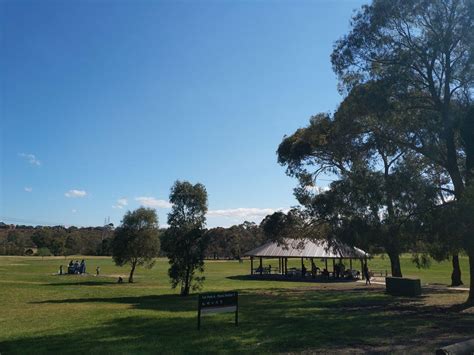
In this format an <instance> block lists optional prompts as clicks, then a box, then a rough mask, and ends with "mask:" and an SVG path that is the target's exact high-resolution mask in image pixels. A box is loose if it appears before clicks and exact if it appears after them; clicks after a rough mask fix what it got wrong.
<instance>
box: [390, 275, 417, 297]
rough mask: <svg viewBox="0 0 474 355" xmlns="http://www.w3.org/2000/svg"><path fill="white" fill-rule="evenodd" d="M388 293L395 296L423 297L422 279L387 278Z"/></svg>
mask: <svg viewBox="0 0 474 355" xmlns="http://www.w3.org/2000/svg"><path fill="white" fill-rule="evenodd" d="M385 287H386V291H387V293H388V294H390V295H394V296H410V297H415V296H419V295H421V282H420V279H408V278H406V277H386V278H385Z"/></svg>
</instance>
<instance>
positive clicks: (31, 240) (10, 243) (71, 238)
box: [0, 222, 265, 259]
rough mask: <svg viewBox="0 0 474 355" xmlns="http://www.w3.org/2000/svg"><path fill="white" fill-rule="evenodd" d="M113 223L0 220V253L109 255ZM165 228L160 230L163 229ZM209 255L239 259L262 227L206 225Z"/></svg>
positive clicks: (255, 243) (256, 241)
mask: <svg viewBox="0 0 474 355" xmlns="http://www.w3.org/2000/svg"><path fill="white" fill-rule="evenodd" d="M114 230H115V228H114V225H113V224H109V225H106V226H100V227H81V228H78V227H68V228H65V227H63V226H27V225H12V224H6V223H3V222H0V255H39V254H40V252H39V251H43V252H44V251H45V250H47V252H49V253H50V254H51V255H56V256H67V255H111V240H112V238H113V236H114ZM163 231H164V230H161V232H163ZM206 234H207V237H208V238H209V243H208V245H209V247H208V250H207V253H206V257H207V258H209V259H238V258H240V257H242V256H243V254H244V253H245V252H246V251H249V250H251V249H253V248H255V247H257V246H259V245H260V244H262V243H263V242H264V241H265V237H264V235H263V232H262V230H261V228H260V227H259V226H258V225H257V224H255V223H251V222H244V223H242V224H239V225H235V226H232V227H229V228H222V227H217V228H212V229H208V230H207V232H206Z"/></svg>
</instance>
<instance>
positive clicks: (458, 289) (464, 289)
mask: <svg viewBox="0 0 474 355" xmlns="http://www.w3.org/2000/svg"><path fill="white" fill-rule="evenodd" d="M357 282H359V283H365V280H359V281H357ZM370 283H372V284H374V285H385V282H383V281H370ZM426 286H432V285H426ZM446 290H452V291H469V288H468V287H446Z"/></svg>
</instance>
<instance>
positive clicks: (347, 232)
mask: <svg viewBox="0 0 474 355" xmlns="http://www.w3.org/2000/svg"><path fill="white" fill-rule="evenodd" d="M362 99H363V98H362V97H361V96H360V95H357V94H356V93H355V92H354V93H353V94H352V95H350V96H349V98H347V99H346V101H345V102H344V103H343V104H342V105H341V106H340V108H339V110H338V111H337V112H336V114H335V115H334V117H330V116H329V115H325V114H320V115H317V116H314V117H313V118H312V119H311V121H310V124H309V126H307V127H305V128H301V129H299V130H297V131H296V132H295V133H294V134H293V135H291V136H289V137H286V138H285V139H284V140H283V142H282V143H281V144H280V146H279V148H278V160H279V163H280V164H282V165H285V166H286V167H287V173H288V174H289V175H290V176H295V177H297V178H298V179H299V182H300V186H299V187H298V188H296V189H295V195H296V197H297V199H298V200H299V202H300V203H301V204H302V205H304V206H305V207H306V209H307V211H308V213H309V215H311V216H312V217H313V218H314V219H316V220H318V221H320V223H325V224H327V225H329V226H331V227H332V231H333V233H332V234H331V235H329V237H331V236H335V237H337V238H339V239H343V240H344V241H345V242H347V243H350V244H355V243H357V244H358V245H359V246H366V245H368V246H371V247H375V248H377V249H379V248H383V249H384V250H385V251H386V252H387V254H388V256H389V258H390V264H391V272H392V275H394V276H399V277H401V276H402V270H401V265H400V253H401V252H402V251H403V250H404V249H406V248H407V243H408V242H409V240H408V241H407V238H406V233H404V231H406V230H407V228H405V226H406V224H408V223H410V222H411V221H412V220H413V218H415V216H416V215H417V214H419V213H421V212H422V211H424V210H426V209H427V208H429V207H430V206H432V205H433V201H434V199H435V191H434V189H433V188H432V186H431V184H430V183H429V182H428V181H426V179H424V178H423V177H422V174H421V173H420V169H421V167H422V164H418V162H416V163H414V162H413V161H411V160H409V159H408V158H409V156H407V154H405V152H404V151H402V150H399V149H398V148H397V146H394V145H393V144H387V143H386V142H385V141H384V140H381V139H380V137H379V136H378V130H377V129H370V125H372V124H373V121H374V117H373V115H372V114H364V113H363V112H362V111H357V110H356V109H355V107H353V106H354V105H353V104H352V103H351V101H353V100H354V101H355V102H358V101H359V100H362ZM349 108H350V109H349ZM348 113H350V114H348ZM328 172H329V173H332V174H334V175H335V176H336V177H337V181H335V182H333V183H332V184H331V188H330V190H329V191H326V192H320V193H317V194H314V193H312V189H311V187H312V186H313V185H314V182H315V181H316V180H317V178H318V176H319V174H321V173H328ZM354 236H358V237H357V238H355V237H354Z"/></svg>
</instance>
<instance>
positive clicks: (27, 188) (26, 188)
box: [24, 186, 33, 192]
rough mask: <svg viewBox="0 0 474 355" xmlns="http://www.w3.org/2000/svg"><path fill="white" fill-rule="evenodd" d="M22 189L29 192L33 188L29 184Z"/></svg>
mask: <svg viewBox="0 0 474 355" xmlns="http://www.w3.org/2000/svg"><path fill="white" fill-rule="evenodd" d="M24 190H25V191H26V192H31V191H33V188H32V187H29V186H25V188H24Z"/></svg>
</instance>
